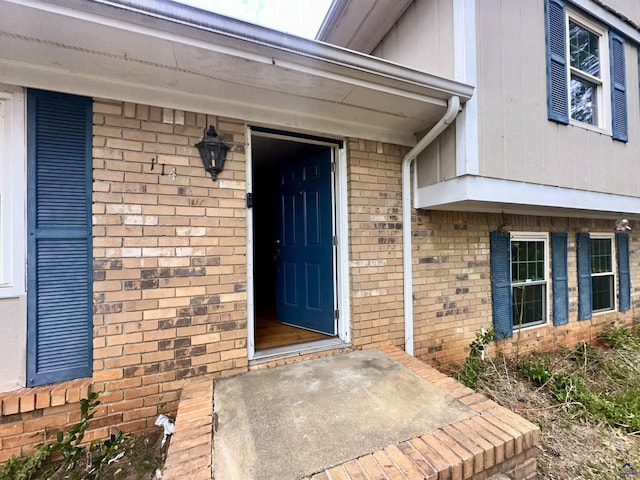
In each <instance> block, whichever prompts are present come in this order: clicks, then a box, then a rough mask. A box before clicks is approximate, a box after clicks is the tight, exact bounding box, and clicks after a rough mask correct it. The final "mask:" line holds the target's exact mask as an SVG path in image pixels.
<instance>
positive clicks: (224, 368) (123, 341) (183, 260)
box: [93, 100, 247, 430]
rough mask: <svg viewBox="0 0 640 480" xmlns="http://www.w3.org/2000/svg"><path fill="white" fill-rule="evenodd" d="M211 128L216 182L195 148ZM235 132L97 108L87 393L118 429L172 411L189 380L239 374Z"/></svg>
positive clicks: (181, 118) (132, 109) (239, 188)
mask: <svg viewBox="0 0 640 480" xmlns="http://www.w3.org/2000/svg"><path fill="white" fill-rule="evenodd" d="M208 125H214V126H215V127H216V129H217V131H218V133H219V135H220V139H221V140H222V141H224V142H225V143H226V144H227V145H229V146H230V147H231V149H230V151H229V153H228V155H227V162H226V164H225V169H224V174H222V175H220V178H219V179H218V181H217V182H213V181H212V180H211V178H210V176H209V175H208V174H206V173H205V171H204V169H203V167H202V162H201V161H200V158H199V156H198V153H197V150H196V149H195V148H194V145H195V144H196V143H197V142H198V141H200V140H201V139H202V134H203V129H204V128H205V127H206V126H208ZM244 132H245V127H244V122H242V121H237V120H231V119H224V118H217V117H214V116H211V115H209V116H207V115H204V114H195V113H190V112H180V111H173V110H167V109H161V108H158V107H148V106H143V105H134V104H129V103H122V102H113V101H108V100H96V101H95V103H94V151H93V153H94V165H93V166H94V180H95V183H94V198H93V201H94V210H93V213H94V257H95V272H96V277H95V282H94V310H95V311H94V313H95V315H94V375H93V380H94V387H93V388H94V390H97V391H102V392H104V393H103V401H104V402H105V403H107V404H109V412H111V411H122V412H123V413H122V420H121V422H118V423H120V425H119V427H120V428H122V427H124V428H126V429H135V430H138V429H141V428H146V427H150V426H151V425H152V422H153V419H154V417H155V416H156V415H157V414H158V413H161V412H162V411H164V412H174V411H175V408H176V405H177V398H178V392H179V389H180V388H181V386H182V385H183V383H184V382H185V380H187V379H189V378H191V377H194V376H202V375H209V376H211V377H216V376H220V375H232V374H234V373H239V372H243V371H245V370H246V368H247V350H246V338H247V330H246V328H247V313H246V300H247V299H246V245H245V244H246V240H245V239H246V219H245V208H244V196H245V162H244V160H245V152H244V146H245V135H244ZM174 168H175V173H176V177H175V180H172V179H171V178H170V177H169V176H168V175H166V174H169V173H170V172H171V170H172V169H174ZM163 171H164V173H165V175H161V173H162V172H163Z"/></svg>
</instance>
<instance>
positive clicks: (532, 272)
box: [511, 240, 545, 283]
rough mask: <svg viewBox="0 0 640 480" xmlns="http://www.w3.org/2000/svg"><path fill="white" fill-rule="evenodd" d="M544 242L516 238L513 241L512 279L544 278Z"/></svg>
mask: <svg viewBox="0 0 640 480" xmlns="http://www.w3.org/2000/svg"><path fill="white" fill-rule="evenodd" d="M544 279H545V273H544V242H542V241H526V240H516V241H512V242H511V281H512V282H513V283H520V282H526V281H527V280H531V281H537V280H544Z"/></svg>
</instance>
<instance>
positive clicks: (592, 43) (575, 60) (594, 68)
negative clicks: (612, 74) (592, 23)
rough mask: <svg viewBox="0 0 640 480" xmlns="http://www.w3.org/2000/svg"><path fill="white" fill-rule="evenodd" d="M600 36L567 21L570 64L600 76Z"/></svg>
mask: <svg viewBox="0 0 640 480" xmlns="http://www.w3.org/2000/svg"><path fill="white" fill-rule="evenodd" d="M599 42H600V37H599V36H598V35H596V34H595V33H593V32H591V31H589V30H587V29H586V28H584V27H582V26H580V25H578V24H576V23H574V22H571V21H569V56H570V60H571V66H572V67H573V68H577V69H578V70H582V71H583V72H585V73H588V74H589V75H593V76H594V77H598V78H600V52H599Z"/></svg>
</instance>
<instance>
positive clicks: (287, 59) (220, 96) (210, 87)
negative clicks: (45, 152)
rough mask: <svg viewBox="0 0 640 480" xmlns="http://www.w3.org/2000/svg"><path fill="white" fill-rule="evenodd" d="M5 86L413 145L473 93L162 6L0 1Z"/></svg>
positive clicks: (137, 0)
mask: <svg viewBox="0 0 640 480" xmlns="http://www.w3.org/2000/svg"><path fill="white" fill-rule="evenodd" d="M0 10H1V11H2V15H0V82H3V83H8V84H14V85H20V86H27V87H35V88H43V89H49V90H57V91H62V92H68V93H75V94H81V95H88V96H96V97H104V98H113V99H118V100H124V101H130V102H138V103H145V104H149V105H155V106H161V107H166V108H176V109H182V110H188V111H195V112H202V113H210V114H216V115H220V116H226V117H234V118H240V119H243V120H246V121H248V122H250V123H253V124H264V125H270V126H280V127H286V128H293V129H297V130H302V131H305V130H306V131H313V132H321V133H323V134H325V135H336V136H341V137H344V136H354V137H360V138H367V139H376V140H380V141H385V142H392V143H398V144H403V145H413V144H414V143H415V141H416V138H415V133H416V132H421V131H424V130H426V129H428V128H430V127H431V126H432V125H433V124H435V122H436V121H437V120H438V119H439V118H440V116H442V115H443V114H444V112H445V109H446V105H447V99H448V98H450V97H451V96H453V95H456V96H459V97H460V99H461V101H462V102H465V101H466V100H468V99H469V98H470V97H471V95H472V93H473V88H472V87H470V86H468V85H464V84H461V83H459V82H455V81H452V80H449V79H446V78H442V77H439V76H436V75H431V74H429V73H425V72H420V71H417V70H413V69H411V68H407V67H403V66H400V65H396V64H393V63H389V62H386V61H384V60H381V59H377V58H374V57H371V56H368V55H363V54H359V53H356V52H351V51H348V50H345V49H342V48H339V47H335V46H332V45H327V44H324V43H321V42H318V41H314V40H307V39H303V38H299V37H296V36H292V35H288V34H285V33H281V32H276V31H274V30H270V29H266V28H263V27H259V26H256V25H251V24H248V23H245V22H242V21H239V20H235V19H231V18H227V17H223V16H221V15H217V14H213V13H210V12H205V11H202V10H199V9H196V8H193V7H188V6H184V5H181V4H177V3H174V2H170V1H166V0H113V1H109V0H95V1H92V0H47V1H46V2H45V1H42V0H0Z"/></svg>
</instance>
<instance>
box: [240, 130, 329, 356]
mask: <svg viewBox="0 0 640 480" xmlns="http://www.w3.org/2000/svg"><path fill="white" fill-rule="evenodd" d="M328 148H331V147H328V146H326V145H317V144H312V143H304V142H300V141H295V140H293V139H291V140H289V139H283V138H273V137H269V136H261V135H253V136H252V138H251V159H252V163H253V177H252V185H253V192H252V194H253V249H254V257H253V258H254V270H253V282H254V305H255V319H254V320H255V324H254V326H255V328H254V341H255V348H256V350H264V349H266V348H273V347H282V346H287V345H293V344H298V343H303V342H310V341H315V340H322V339H327V338H331V337H330V336H328V335H323V334H321V333H317V332H312V331H309V330H305V329H302V328H297V327H293V326H290V325H284V324H282V323H279V322H278V321H277V319H276V306H275V302H276V290H275V285H276V282H275V277H276V259H275V255H276V245H275V243H274V242H275V240H276V222H277V219H276V210H275V198H276V194H277V188H278V182H279V181H280V172H281V170H282V169H283V168H285V167H286V166H287V165H291V164H292V163H295V162H297V161H299V159H300V158H305V157H308V156H310V155H312V154H314V153H317V152H320V151H322V150H327V149H328Z"/></svg>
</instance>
